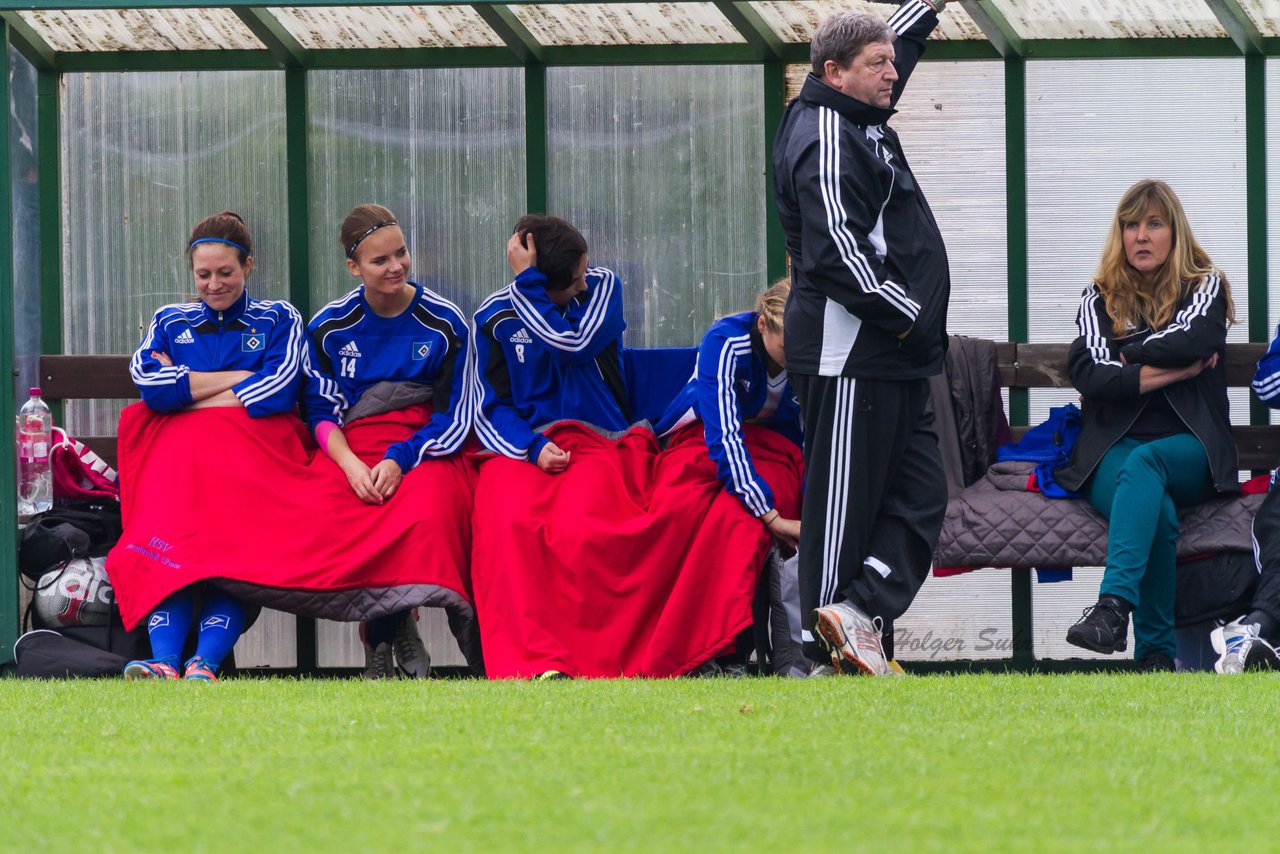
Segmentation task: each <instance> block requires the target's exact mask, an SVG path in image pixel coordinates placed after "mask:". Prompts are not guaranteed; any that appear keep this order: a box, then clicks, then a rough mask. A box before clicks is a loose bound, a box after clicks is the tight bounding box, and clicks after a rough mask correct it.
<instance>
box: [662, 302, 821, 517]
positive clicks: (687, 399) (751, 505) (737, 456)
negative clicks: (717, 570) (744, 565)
mask: <svg viewBox="0 0 1280 854" xmlns="http://www.w3.org/2000/svg"><path fill="white" fill-rule="evenodd" d="M756 317H757V315H756V313H755V312H753V311H748V312H744V313H742V314H734V315H731V316H729V317H725V318H721V319H720V320H717V321H716V322H715V323H713V324H712V325H711V328H710V329H708V330H707V334H706V335H704V336H703V337H702V343H701V344H700V345H699V346H698V364H697V367H696V368H695V369H694V374H693V377H692V378H691V379H690V380H689V382H688V384H687V385H685V387H684V389H683V390H681V392H680V393H679V394H678V395H676V398H675V400H674V401H672V403H671V406H669V407H668V408H667V411H666V413H664V414H663V416H662V419H661V421H659V423H658V425H657V427H656V428H655V429H656V430H657V432H658V434H659V435H666V434H667V433H669V432H671V431H672V430H674V429H675V428H677V427H682V426H684V425H685V424H687V423H689V422H690V421H693V420H694V419H698V418H701V419H702V423H703V432H704V435H705V436H706V440H707V451H708V452H709V453H710V455H711V459H712V460H714V461H715V464H716V471H717V472H718V473H719V476H720V483H722V484H723V485H724V487H725V489H727V490H729V491H730V492H731V493H733V494H734V495H735V496H737V498H738V500H739V501H741V502H742V505H743V506H744V507H746V508H747V512H749V513H751V514H752V515H753V516H763V515H765V514H766V513H768V512H769V511H770V510H772V509H773V490H771V489H770V488H769V484H767V483H765V482H764V480H763V479H762V478H761V477H760V475H759V473H758V472H756V470H755V467H754V466H753V465H752V463H751V454H750V453H748V451H747V446H746V443H745V442H744V441H743V437H742V424H743V422H745V421H751V420H756V421H758V423H761V424H764V425H765V426H767V427H770V428H772V429H774V430H777V431H778V432H780V433H782V434H783V435H785V436H786V437H787V438H788V439H790V440H791V441H793V442H795V443H796V444H797V445H800V444H802V443H803V436H802V434H801V432H800V404H799V402H798V401H797V400H796V394H795V392H794V391H793V390H792V388H791V383H790V381H789V380H788V379H787V375H786V372H785V371H784V372H782V373H781V374H779V375H778V376H776V377H774V378H773V382H772V385H773V387H774V389H775V398H776V400H775V405H774V408H773V409H772V410H771V411H768V412H765V411H764V410H765V408H766V406H767V405H768V404H769V390H770V378H769V371H768V368H767V365H768V354H767V353H766V352H765V349H764V341H763V340H762V339H761V337H760V333H759V331H758V330H757V329H756Z"/></svg>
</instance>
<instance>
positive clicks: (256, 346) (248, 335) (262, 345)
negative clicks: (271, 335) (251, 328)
mask: <svg viewBox="0 0 1280 854" xmlns="http://www.w3.org/2000/svg"><path fill="white" fill-rule="evenodd" d="M266 348H267V336H266V333H263V332H245V333H244V334H243V335H241V336H240V349H241V350H243V351H244V352H246V353H260V352H262V351H263V350H265V349H266Z"/></svg>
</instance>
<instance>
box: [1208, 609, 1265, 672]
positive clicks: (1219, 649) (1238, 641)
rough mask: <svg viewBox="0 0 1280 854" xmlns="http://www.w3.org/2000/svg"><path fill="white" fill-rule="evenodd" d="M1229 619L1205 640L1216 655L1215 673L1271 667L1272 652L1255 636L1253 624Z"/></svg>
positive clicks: (1255, 626) (1263, 641)
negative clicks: (1210, 644)
mask: <svg viewBox="0 0 1280 854" xmlns="http://www.w3.org/2000/svg"><path fill="white" fill-rule="evenodd" d="M1243 619H1244V618H1243V617H1241V618H1240V619H1237V620H1232V621H1231V622H1229V623H1227V624H1226V625H1225V626H1219V627H1218V628H1216V629H1214V630H1213V631H1212V632H1211V633H1210V635H1209V640H1210V641H1211V642H1212V643H1213V651H1214V652H1216V653H1217V654H1218V660H1217V661H1216V662H1214V665H1213V669H1214V670H1216V671H1218V672H1219V673H1244V672H1245V670H1274V669H1275V668H1276V666H1277V664H1278V663H1280V662H1278V661H1277V658H1276V651H1275V648H1274V647H1273V646H1271V644H1269V643H1267V642H1266V641H1265V640H1263V639H1262V638H1261V637H1260V636H1259V635H1258V624H1257V623H1244V622H1241V620H1243Z"/></svg>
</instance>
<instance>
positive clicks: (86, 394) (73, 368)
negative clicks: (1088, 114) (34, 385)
mask: <svg viewBox="0 0 1280 854" xmlns="http://www.w3.org/2000/svg"><path fill="white" fill-rule="evenodd" d="M130 358H131V357H130V356H116V355H111V356H41V357H40V391H41V393H42V394H43V396H44V398H45V399H46V400H112V399H128V400H136V399H137V398H138V387H137V386H135V385H134V384H133V379H132V378H131V377H130V376H129V359H130Z"/></svg>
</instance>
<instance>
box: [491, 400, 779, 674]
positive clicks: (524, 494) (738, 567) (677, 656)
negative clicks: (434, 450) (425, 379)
mask: <svg viewBox="0 0 1280 854" xmlns="http://www.w3.org/2000/svg"><path fill="white" fill-rule="evenodd" d="M549 435H550V436H551V438H552V439H553V440H554V441H555V443H556V444H558V445H559V446H560V447H561V448H564V449H565V450H567V451H569V453H570V454H571V462H570V464H569V468H568V469H567V470H566V471H564V472H562V473H560V474H554V475H553V474H547V473H545V472H543V471H542V470H540V469H539V468H538V467H537V466H535V465H531V464H530V463H527V462H519V461H516V460H509V459H505V458H491V459H488V460H486V461H485V462H483V463H482V464H481V465H480V473H479V479H478V482H477V484H476V512H475V516H474V522H473V524H474V537H473V540H474V543H475V545H474V549H473V552H472V579H473V584H474V585H475V601H476V611H477V614H478V617H479V620H480V635H481V640H482V645H483V647H484V658H485V669H486V672H487V673H488V674H489V676H490V677H491V678H502V677H522V676H532V675H536V674H538V673H542V672H545V671H548V670H559V671H561V672H564V673H567V674H570V675H572V676H599V677H611V676H676V675H679V674H682V673H686V672H688V671H689V670H692V669H693V668H695V667H697V666H698V665H699V664H701V663H702V662H704V661H706V660H707V659H708V658H711V657H712V656H715V655H718V654H721V653H723V652H726V651H731V649H732V645H733V642H734V639H735V637H736V636H737V635H738V633H739V632H741V631H742V630H743V629H745V628H746V627H747V626H749V625H750V624H751V599H752V595H753V594H754V592H755V588H756V583H757V579H758V576H759V572H760V569H761V566H762V564H763V561H764V557H765V554H766V552H767V551H768V548H769V545H770V541H771V537H770V535H769V533H768V532H767V531H766V529H765V527H764V526H763V525H762V524H760V522H759V520H757V519H755V518H754V517H752V516H751V515H750V514H749V513H747V511H746V510H745V509H743V507H742V505H741V504H740V503H739V502H738V500H737V499H736V498H734V497H733V496H732V495H730V494H729V493H727V492H726V491H725V490H724V489H723V488H722V487H721V486H720V484H719V482H718V481H717V480H716V470H715V465H714V464H713V463H712V461H711V459H710V457H709V456H708V455H707V450H706V446H705V444H704V442H703V438H702V425H701V424H693V425H690V427H689V428H686V429H685V430H683V431H681V433H680V434H678V435H677V436H676V437H675V438H674V440H673V441H672V442H671V444H670V445H669V447H668V448H667V449H666V450H660V448H659V445H658V441H657V439H656V438H655V436H654V434H653V433H652V431H650V430H647V429H643V428H633V429H631V430H630V431H629V432H627V433H626V434H625V435H624V436H623V437H622V438H621V439H619V440H616V441H614V440H610V439H606V438H604V437H602V436H600V435H598V434H597V433H595V432H593V431H591V430H589V429H587V428H585V427H582V426H580V425H577V424H573V423H562V424H557V425H555V426H554V427H552V428H551V430H550V431H549ZM746 441H747V446H748V448H749V449H750V452H751V457H752V460H753V461H754V463H755V466H756V469H757V471H759V472H760V475H761V476H762V477H763V478H764V479H765V481H766V482H767V483H768V484H769V485H770V487H771V488H772V489H773V491H774V494H775V496H776V501H777V506H778V508H779V511H780V512H781V513H782V514H783V515H785V516H789V517H790V518H799V497H800V483H801V479H802V472H801V467H802V462H801V455H800V449H799V448H798V447H796V446H795V445H794V444H793V443H791V442H789V441H788V440H787V439H785V438H784V437H782V436H781V435H779V434H777V433H775V432H774V431H771V430H767V429H764V428H759V427H754V426H750V425H749V426H748V427H747V428H746Z"/></svg>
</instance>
